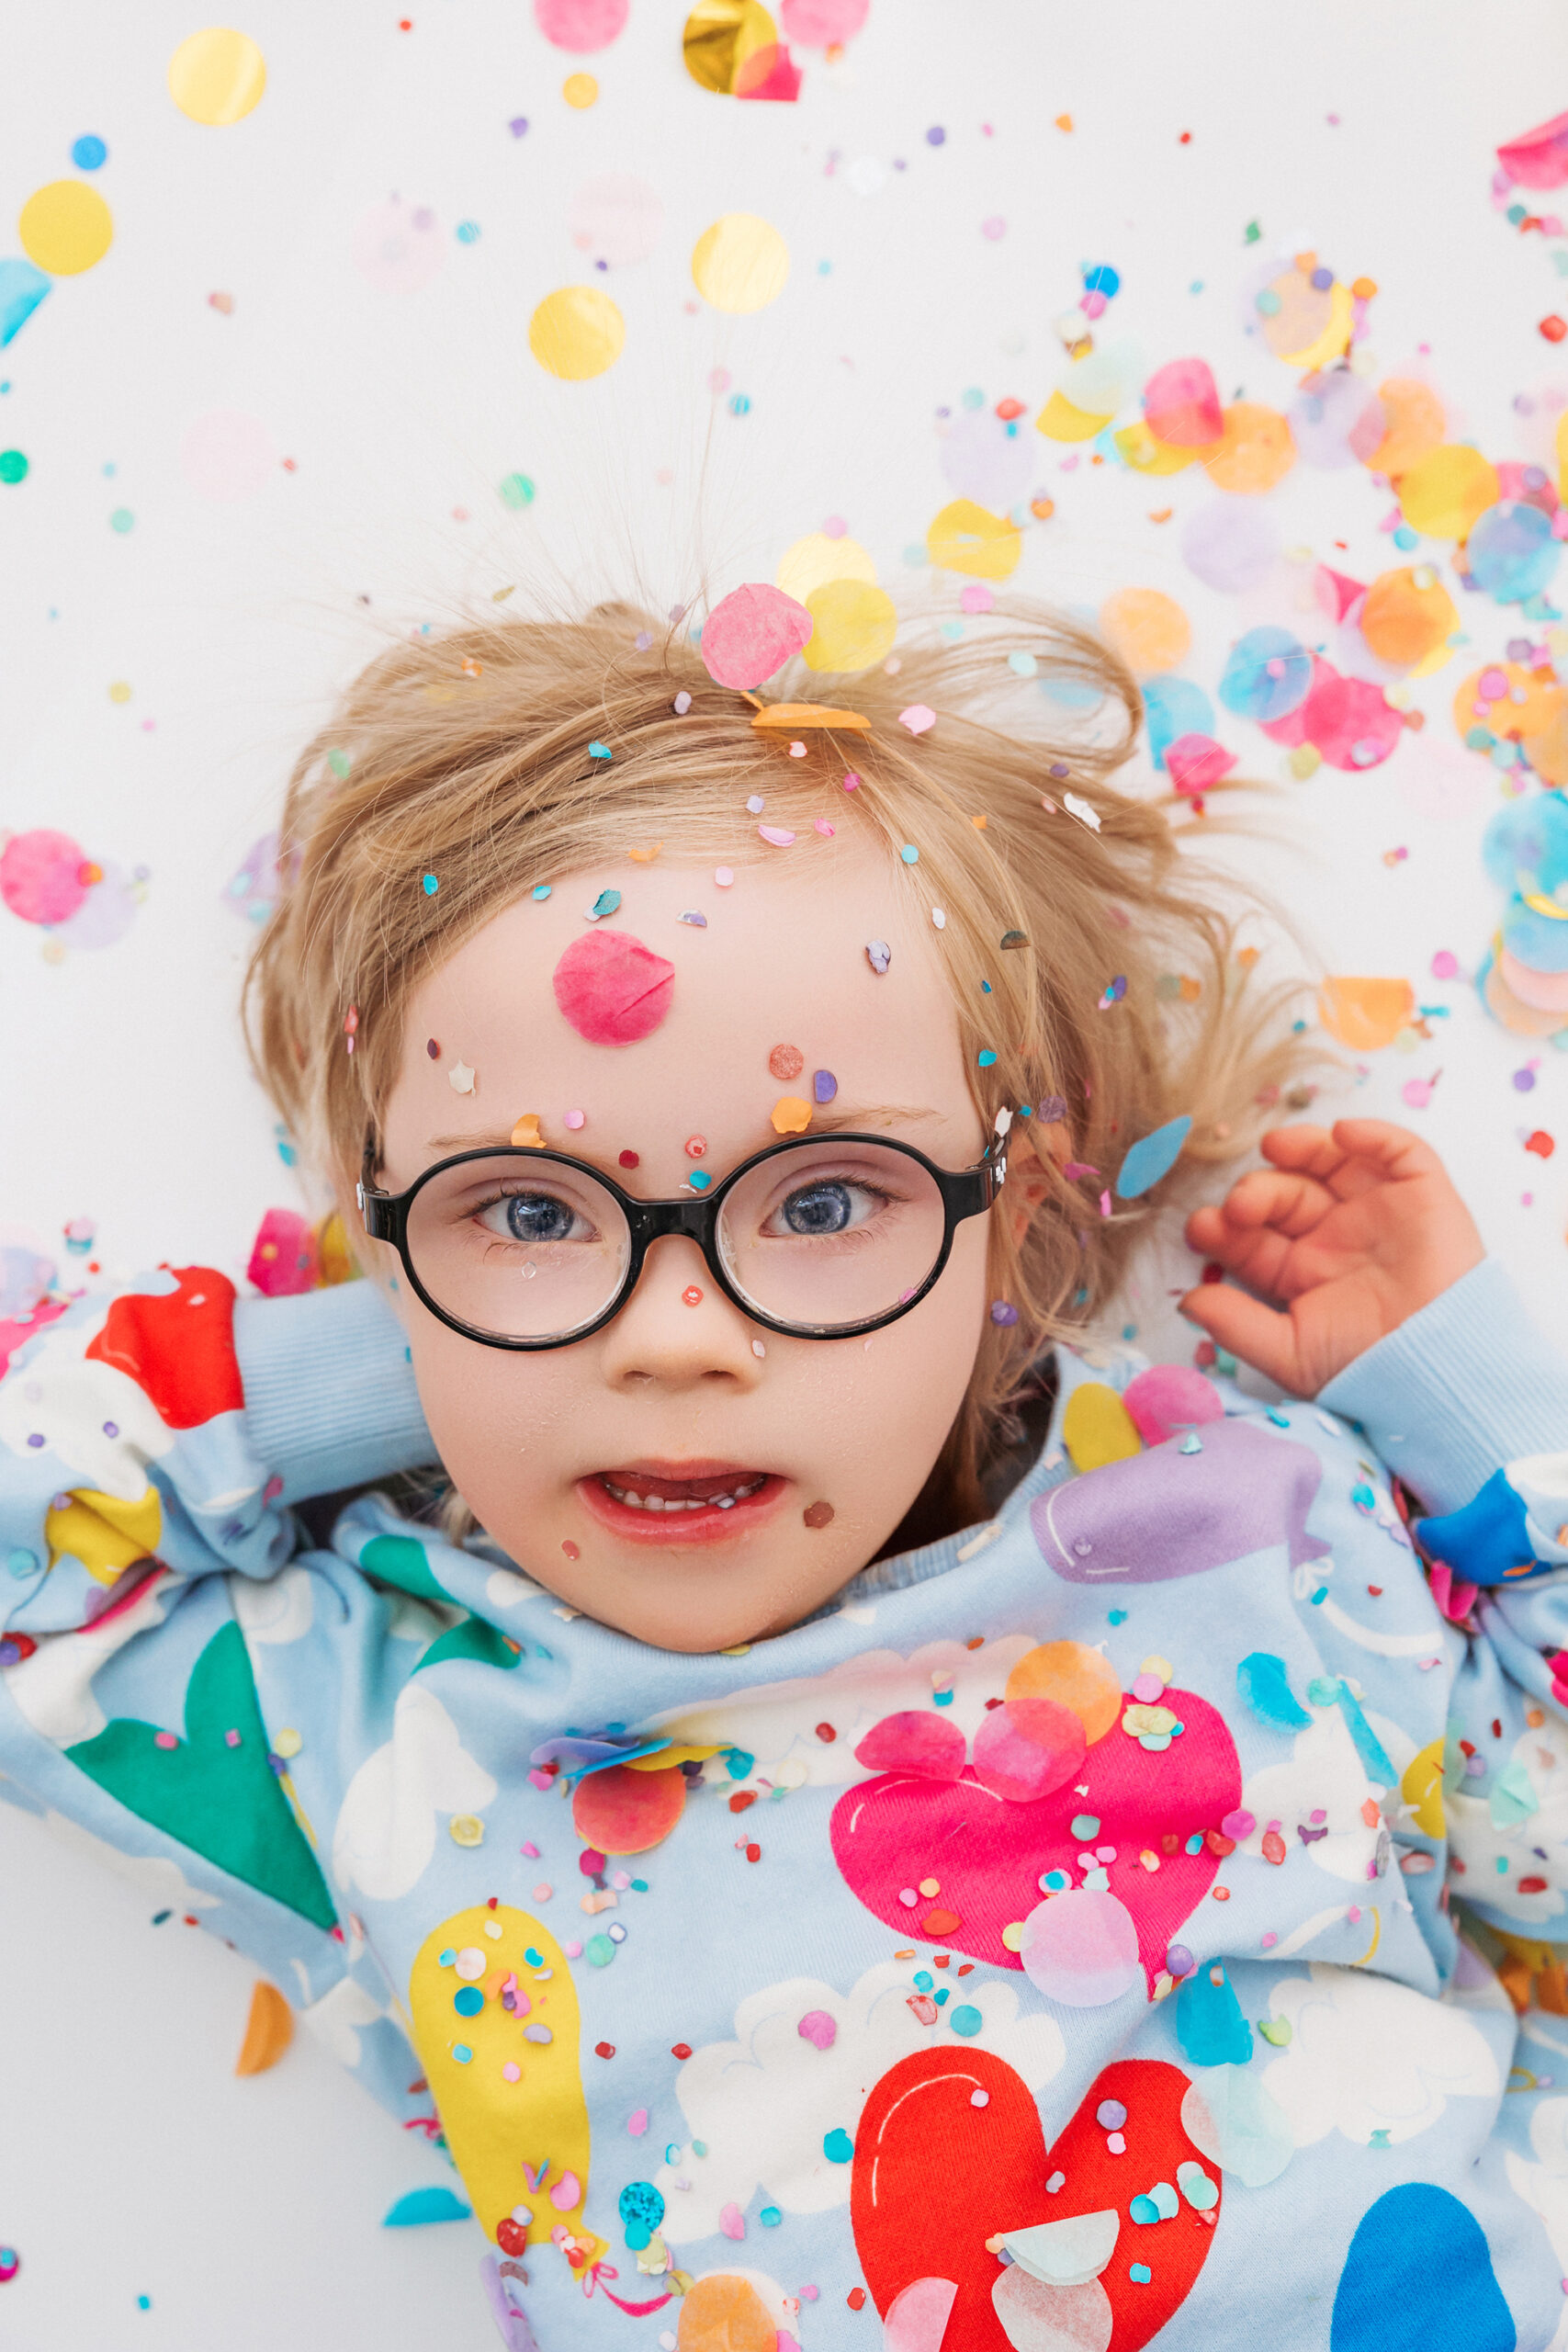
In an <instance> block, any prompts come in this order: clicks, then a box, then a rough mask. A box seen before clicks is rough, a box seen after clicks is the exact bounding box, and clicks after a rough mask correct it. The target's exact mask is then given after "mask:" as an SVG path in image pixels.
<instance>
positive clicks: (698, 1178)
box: [686, 1168, 713, 1193]
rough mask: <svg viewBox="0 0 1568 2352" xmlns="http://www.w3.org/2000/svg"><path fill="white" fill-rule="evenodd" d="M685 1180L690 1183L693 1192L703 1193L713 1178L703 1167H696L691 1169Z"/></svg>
mask: <svg viewBox="0 0 1568 2352" xmlns="http://www.w3.org/2000/svg"><path fill="white" fill-rule="evenodd" d="M686 1182H688V1184H690V1186H691V1188H692V1190H693V1192H694V1193H705V1192H706V1191H707V1188H708V1186H709V1185H710V1184H711V1183H712V1182H713V1178H712V1177H711V1176H710V1175H709V1174H708V1172H707V1170H706V1169H705V1168H698V1169H694V1170H693V1172H692V1174H691V1175H690V1176H688V1177H687V1179H686Z"/></svg>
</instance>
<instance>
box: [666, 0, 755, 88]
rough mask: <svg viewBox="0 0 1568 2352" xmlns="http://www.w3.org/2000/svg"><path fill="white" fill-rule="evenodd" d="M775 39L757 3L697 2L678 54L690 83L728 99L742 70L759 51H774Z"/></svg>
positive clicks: (741, 0) (751, 0)
mask: <svg viewBox="0 0 1568 2352" xmlns="http://www.w3.org/2000/svg"><path fill="white" fill-rule="evenodd" d="M778 38H779V36H778V28H777V26H776V25H775V24H774V23H773V18H772V17H770V16H769V14H768V12H767V10H766V9H765V8H764V7H762V6H761V5H760V0H698V5H697V6H696V7H694V9H693V11H692V13H691V15H690V16H689V17H687V19H686V23H685V28H684V30H683V31H682V35H681V54H682V57H683V58H684V60H685V63H686V71H687V73H688V74H690V75H691V77H692V79H693V81H694V82H696V83H698V84H700V85H701V86H702V88H703V89H705V90H716V91H717V92H718V93H719V94H720V96H731V95H732V94H733V92H734V89H735V85H736V82H737V80H738V78H739V74H740V72H741V69H742V67H743V66H745V65H746V64H747V63H748V62H749V61H750V59H751V58H752V57H754V56H755V55H756V54H757V51H759V50H762V49H773V48H776V47H777V44H778Z"/></svg>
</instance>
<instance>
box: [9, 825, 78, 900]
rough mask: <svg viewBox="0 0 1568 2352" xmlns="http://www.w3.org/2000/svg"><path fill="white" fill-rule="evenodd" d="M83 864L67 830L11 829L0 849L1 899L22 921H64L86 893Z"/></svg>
mask: <svg viewBox="0 0 1568 2352" xmlns="http://www.w3.org/2000/svg"><path fill="white" fill-rule="evenodd" d="M86 864H87V858H86V855H85V852H84V851H83V850H82V849H81V848H80V846H79V845H78V844H77V843H76V842H73V840H72V838H71V836H70V834H69V833H53V832H50V831H46V830H44V829H42V828H40V829H39V831H36V832H30V833H13V834H12V836H11V838H10V840H9V841H8V842H6V847H5V850H4V852H0V899H4V901H5V903H6V906H8V907H9V908H10V910H11V912H12V913H13V914H14V915H20V917H21V919H22V921H23V922H65V921H66V919H67V917H68V916H71V915H73V914H74V913H75V911H76V910H77V908H78V907H79V906H80V905H81V904H82V901H83V900H84V899H85V897H86V895H87V885H86V883H85V881H84V880H83V879H82V868H83V867H84V866H85V865H86Z"/></svg>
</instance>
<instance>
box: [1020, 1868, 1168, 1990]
mask: <svg viewBox="0 0 1568 2352" xmlns="http://www.w3.org/2000/svg"><path fill="white" fill-rule="evenodd" d="M1019 1958H1020V1959H1021V1961H1022V1962H1023V1971H1024V1974H1025V1975H1026V1976H1027V1977H1028V1979H1029V1981H1030V1983H1031V1984H1032V1985H1034V1986H1035V1987H1036V1989H1037V1990H1038V1991H1040V1992H1042V1993H1043V1994H1044V1996H1045V1997H1046V1999H1047V2000H1048V2001H1061V2002H1063V2003H1064V2004H1065V2005H1066V2007H1068V2008H1072V2009H1100V2008H1104V2007H1106V2005H1107V2004H1108V2003H1109V2002H1111V2001H1119V2000H1120V1999H1121V1998H1122V1995H1123V1994H1124V1993H1130V1992H1131V1991H1132V1989H1133V1986H1134V1985H1135V1984H1137V1983H1138V1982H1139V1980H1140V1978H1141V1976H1142V1973H1143V1971H1142V1969H1141V1968H1140V1966H1139V1962H1138V1930H1137V1928H1135V1927H1134V1924H1133V1915H1132V1913H1131V1912H1130V1911H1129V1910H1128V1908H1127V1906H1126V1905H1125V1904H1124V1903H1122V1902H1121V1901H1119V1899H1118V1898H1117V1897H1116V1896H1115V1895H1114V1894H1100V1892H1098V1890H1097V1889H1095V1888H1093V1887H1070V1888H1069V1889H1068V1890H1067V1892H1066V1894H1053V1895H1050V1896H1048V1897H1047V1899H1046V1900H1045V1901H1044V1902H1043V1903H1038V1904H1036V1905H1035V1906H1034V1909H1033V1910H1032V1912H1031V1913H1030V1915H1029V1917H1028V1918H1027V1919H1026V1920H1025V1921H1024V1923H1023V1941H1022V1943H1021V1946H1020V1949H1019Z"/></svg>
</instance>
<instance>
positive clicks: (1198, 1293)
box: [1181, 1283, 1304, 1396]
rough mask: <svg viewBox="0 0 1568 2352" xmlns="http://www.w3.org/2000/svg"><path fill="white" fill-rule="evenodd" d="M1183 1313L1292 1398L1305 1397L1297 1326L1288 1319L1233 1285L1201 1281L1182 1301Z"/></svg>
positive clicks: (1215, 1343) (1218, 1344)
mask: <svg viewBox="0 0 1568 2352" xmlns="http://www.w3.org/2000/svg"><path fill="white" fill-rule="evenodd" d="M1181 1312H1182V1314H1183V1315H1184V1316H1185V1317H1187V1320H1188V1321H1189V1322H1190V1323H1196V1324H1197V1325H1198V1326H1199V1328H1200V1329H1201V1330H1204V1331H1207V1333H1208V1335H1209V1337H1210V1339H1211V1340H1213V1342H1214V1345H1215V1346H1216V1347H1219V1348H1224V1350H1225V1351H1226V1352H1227V1353H1228V1354H1230V1355H1233V1356H1240V1357H1241V1358H1242V1359H1243V1360H1244V1361H1245V1362H1246V1363H1249V1364H1252V1365H1253V1366H1255V1368H1256V1369H1257V1370H1258V1372H1261V1373H1263V1374H1265V1375H1266V1376H1267V1377H1268V1378H1269V1380H1272V1381H1274V1382H1275V1383H1276V1384H1277V1385H1279V1386H1280V1387H1281V1388H1284V1389H1288V1390H1289V1391H1290V1392H1291V1394H1292V1396H1301V1395H1303V1394H1304V1391H1303V1388H1302V1385H1301V1363H1300V1357H1299V1354H1298V1351H1297V1347H1296V1330H1295V1326H1294V1324H1293V1323H1292V1321H1291V1318H1290V1317H1289V1316H1288V1315H1280V1313H1278V1312H1277V1311H1276V1309H1275V1308H1273V1307H1271V1306H1264V1305H1263V1304H1262V1302H1261V1301H1260V1300H1258V1299H1256V1298H1249V1297H1248V1295H1247V1293H1246V1291H1244V1290H1234V1289H1233V1288H1232V1287H1231V1285H1230V1284H1229V1283H1200V1284H1199V1286H1198V1288H1197V1289H1196V1290H1190V1291H1189V1292H1188V1294H1187V1295H1186V1297H1185V1298H1184V1299H1183V1300H1182V1302H1181Z"/></svg>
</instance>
